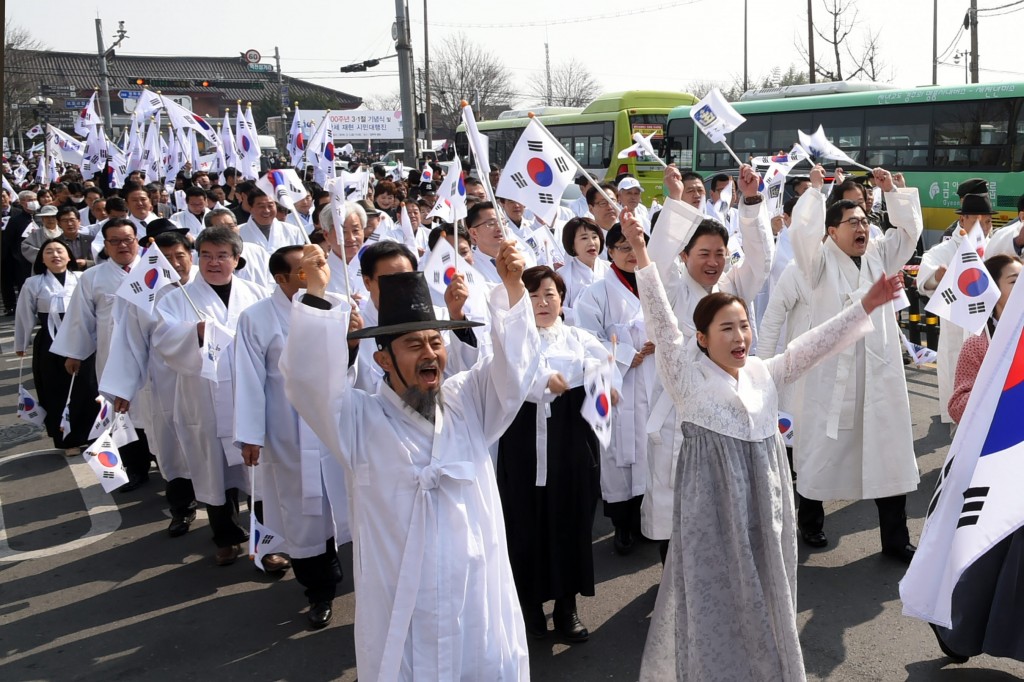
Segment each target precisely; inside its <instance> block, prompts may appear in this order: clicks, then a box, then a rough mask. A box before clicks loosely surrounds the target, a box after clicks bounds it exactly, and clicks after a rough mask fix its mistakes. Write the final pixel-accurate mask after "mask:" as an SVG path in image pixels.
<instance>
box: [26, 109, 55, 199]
mask: <svg viewBox="0 0 1024 682" xmlns="http://www.w3.org/2000/svg"><path fill="white" fill-rule="evenodd" d="M28 103H29V104H31V105H33V106H36V107H39V109H42V111H43V187H49V186H50V158H49V156H50V154H49V152H50V107H52V106H53V100H52V99H50V98H49V97H42V96H39V97H33V98H31V99H30V100H29V101H28ZM39 109H36V116H38V115H39Z"/></svg>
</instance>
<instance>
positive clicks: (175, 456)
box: [100, 286, 189, 481]
mask: <svg viewBox="0 0 1024 682" xmlns="http://www.w3.org/2000/svg"><path fill="white" fill-rule="evenodd" d="M175 288H176V287H173V286H166V287H164V288H163V289H161V290H160V291H158V292H157V294H156V296H157V301H159V300H160V299H162V298H163V297H164V296H166V295H167V294H169V293H171V292H172V291H174V290H175ZM159 321H160V318H159V316H158V315H157V312H156V310H155V309H154V310H153V312H150V311H148V310H143V309H142V308H140V307H139V306H137V305H128V306H125V310H124V314H123V315H122V316H121V319H120V320H119V321H118V322H117V324H116V325H115V326H114V332H113V337H112V338H111V341H110V353H111V355H112V356H113V357H116V358H118V361H117V362H110V363H107V366H106V367H105V368H104V369H103V375H102V376H101V377H100V393H102V394H103V395H104V396H106V398H107V399H108V400H110V401H113V399H114V398H124V399H125V400H128V401H129V402H131V403H133V404H134V403H135V402H136V400H137V399H138V397H139V396H141V395H145V396H146V404H147V406H148V408H149V412H148V413H147V415H146V438H147V440H148V441H149V449H150V451H151V452H152V453H153V454H155V455H156V461H157V464H158V465H159V467H160V474H161V475H162V476H163V477H164V479H165V480H168V481H172V480H174V479H176V478H189V472H188V462H187V461H186V460H185V454H184V452H183V451H182V448H181V443H180V442H179V441H178V434H177V432H176V431H175V428H174V391H175V386H176V385H177V383H178V375H177V374H176V373H175V372H174V371H173V370H172V369H171V368H170V367H168V366H167V365H166V364H165V363H164V361H163V360H162V359H161V358H160V356H159V355H158V354H157V353H156V352H155V351H154V350H153V332H154V330H156V327H157V323H158V322H159ZM133 423H134V421H133Z"/></svg>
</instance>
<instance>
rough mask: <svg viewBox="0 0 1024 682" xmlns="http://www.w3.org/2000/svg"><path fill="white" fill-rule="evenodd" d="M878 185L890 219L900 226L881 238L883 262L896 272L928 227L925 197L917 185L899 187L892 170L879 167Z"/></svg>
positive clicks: (889, 269) (876, 175)
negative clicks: (920, 193) (925, 214)
mask: <svg viewBox="0 0 1024 682" xmlns="http://www.w3.org/2000/svg"><path fill="white" fill-rule="evenodd" d="M873 173H874V178H875V185H876V186H877V187H879V188H880V189H881V190H882V192H884V193H885V205H886V207H887V209H888V211H889V222H890V223H892V225H893V226H894V227H895V228H896V229H894V230H888V231H887V232H886V233H885V235H884V236H883V237H882V238H881V239H879V240H878V242H877V244H878V249H879V252H880V253H881V255H882V264H883V267H884V268H885V271H886V272H896V271H897V270H899V269H900V268H902V267H903V266H904V265H906V263H907V261H908V260H910V258H911V256H913V255H914V251H915V250H916V249H917V241H918V239H920V238H921V232H922V231H923V230H924V219H923V218H922V217H921V197H920V195H919V194H918V191H917V188H916V187H904V188H900V187H897V186H896V184H895V183H894V182H893V178H892V175H891V174H890V173H889V171H887V170H884V169H882V168H876V169H875V170H874V171H873Z"/></svg>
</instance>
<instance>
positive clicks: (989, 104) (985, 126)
mask: <svg viewBox="0 0 1024 682" xmlns="http://www.w3.org/2000/svg"><path fill="white" fill-rule="evenodd" d="M1012 104H1013V100H993V101H977V102H946V103H942V104H936V105H935V144H937V145H965V144H968V145H976V144H1006V142H1007V137H1008V133H1009V127H1010V113H1011V106H1012Z"/></svg>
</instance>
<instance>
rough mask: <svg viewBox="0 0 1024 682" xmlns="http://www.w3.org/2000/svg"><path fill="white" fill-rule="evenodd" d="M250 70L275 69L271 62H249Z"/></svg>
mask: <svg viewBox="0 0 1024 682" xmlns="http://www.w3.org/2000/svg"><path fill="white" fill-rule="evenodd" d="M249 70H250V71H273V70H274V67H273V65H271V64H256V63H253V62H249Z"/></svg>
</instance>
